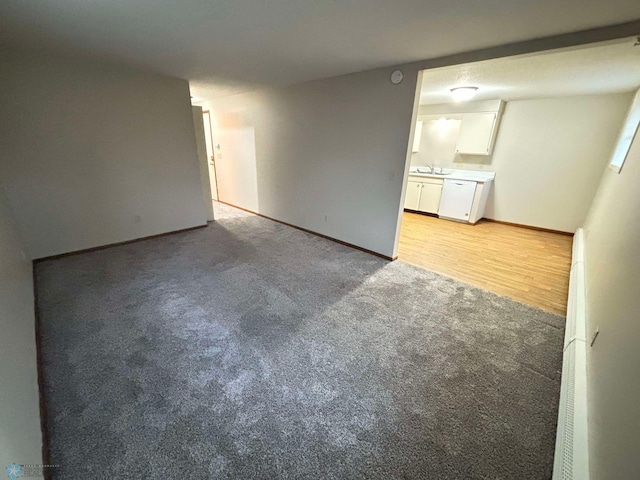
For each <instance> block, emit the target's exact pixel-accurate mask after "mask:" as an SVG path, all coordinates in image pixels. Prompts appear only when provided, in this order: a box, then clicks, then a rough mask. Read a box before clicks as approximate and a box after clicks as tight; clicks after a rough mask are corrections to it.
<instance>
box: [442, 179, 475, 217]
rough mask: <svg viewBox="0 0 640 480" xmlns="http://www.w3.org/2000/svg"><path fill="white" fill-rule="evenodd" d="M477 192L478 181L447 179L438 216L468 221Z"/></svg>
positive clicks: (443, 187)
mask: <svg viewBox="0 0 640 480" xmlns="http://www.w3.org/2000/svg"><path fill="white" fill-rule="evenodd" d="M475 194H476V182H473V181H471V180H452V179H448V178H447V179H445V181H444V185H443V186H442V197H440V208H439V209H438V216H440V217H442V218H448V219H451V220H461V221H463V222H468V221H469V215H470V214H471V207H472V206H473V197H474V196H475Z"/></svg>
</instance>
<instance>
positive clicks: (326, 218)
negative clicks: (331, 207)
mask: <svg viewBox="0 0 640 480" xmlns="http://www.w3.org/2000/svg"><path fill="white" fill-rule="evenodd" d="M327 220H329V215H326V214H325V216H324V221H325V222H326V221H327Z"/></svg>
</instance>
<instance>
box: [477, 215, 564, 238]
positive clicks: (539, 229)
mask: <svg viewBox="0 0 640 480" xmlns="http://www.w3.org/2000/svg"><path fill="white" fill-rule="evenodd" d="M481 220H484V221H486V222H493V223H500V224H502V225H510V226H512V227H520V228H528V229H529V230H536V231H538V232H549V233H558V234H560V235H567V236H570V237H573V235H574V234H573V233H571V232H565V231H564V230H554V229H552V228H544V227H536V226H534V225H524V224H522V223H513V222H503V221H502V220H494V219H493V218H486V217H483V218H482V219H481ZM478 223H480V220H478V222H477V223H475V224H474V225H477V224H478Z"/></svg>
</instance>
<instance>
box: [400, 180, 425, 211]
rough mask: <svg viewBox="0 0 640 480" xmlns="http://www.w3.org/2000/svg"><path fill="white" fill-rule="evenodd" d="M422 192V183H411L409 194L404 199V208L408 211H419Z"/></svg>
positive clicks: (408, 187) (408, 185) (408, 184)
mask: <svg viewBox="0 0 640 480" xmlns="http://www.w3.org/2000/svg"><path fill="white" fill-rule="evenodd" d="M420 190H422V183H420V182H411V181H410V182H409V183H407V194H406V195H405V197H404V208H406V209H408V210H418V207H419V205H420Z"/></svg>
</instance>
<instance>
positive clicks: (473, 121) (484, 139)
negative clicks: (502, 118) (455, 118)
mask: <svg viewBox="0 0 640 480" xmlns="http://www.w3.org/2000/svg"><path fill="white" fill-rule="evenodd" d="M498 118H499V117H498V112H483V113H465V114H464V115H462V123H461V124H460V132H459V133H458V140H457V141H456V153H461V154H466V155H491V153H492V151H493V144H494V143H495V138H496V134H497V130H498Z"/></svg>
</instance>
